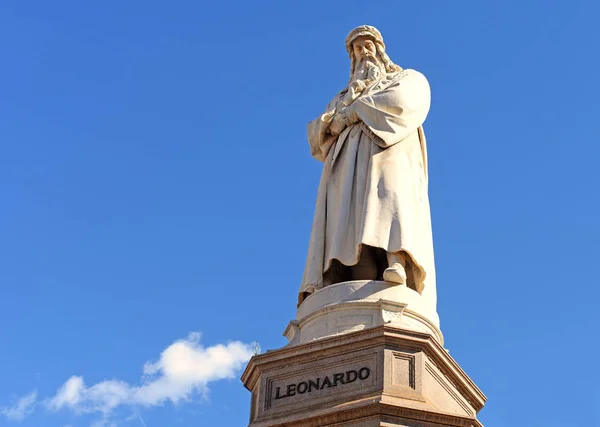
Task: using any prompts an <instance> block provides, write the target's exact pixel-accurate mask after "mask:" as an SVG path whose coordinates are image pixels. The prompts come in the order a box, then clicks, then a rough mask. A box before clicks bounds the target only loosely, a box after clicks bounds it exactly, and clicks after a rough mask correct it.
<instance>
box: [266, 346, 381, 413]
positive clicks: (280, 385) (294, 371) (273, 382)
mask: <svg viewBox="0 0 600 427" xmlns="http://www.w3.org/2000/svg"><path fill="white" fill-rule="evenodd" d="M336 359H338V358H336ZM332 362H333V361H332ZM282 371H283V372H282ZM282 371H279V372H277V373H271V374H270V375H267V378H265V381H264V383H263V388H262V391H263V393H261V394H262V396H263V397H264V400H263V401H262V402H261V403H262V405H260V406H262V408H261V409H262V411H260V412H262V413H263V414H265V415H266V413H273V412H279V409H281V410H286V411H289V410H296V409H299V408H304V407H307V406H312V405H314V404H324V403H328V402H331V401H334V400H338V399H344V398H347V397H348V396H350V395H359V394H368V393H369V392H372V391H373V390H374V387H375V385H376V383H377V367H376V353H370V354H365V355H363V356H362V357H358V358H356V357H354V358H349V359H346V360H344V359H343V358H339V359H338V360H337V361H336V362H334V363H328V364H323V363H315V364H314V365H312V366H311V364H310V363H308V364H304V365H302V366H290V369H289V370H287V372H286V370H282ZM261 400H262V399H261ZM290 406H291V407H290Z"/></svg>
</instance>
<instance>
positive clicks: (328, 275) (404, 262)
mask: <svg viewBox="0 0 600 427" xmlns="http://www.w3.org/2000/svg"><path fill="white" fill-rule="evenodd" d="M346 49H347V51H348V54H349V55H350V82H349V84H348V87H346V88H345V89H344V90H342V91H341V92H340V93H338V94H337V95H336V96H335V97H334V98H333V99H332V100H331V102H330V103H329V104H328V105H327V107H326V109H325V111H324V112H323V114H321V115H320V116H319V117H318V118H317V119H315V120H313V121H312V122H310V123H309V124H308V129H307V130H308V140H309V145H310V150H311V154H312V156H313V157H315V158H316V159H317V160H319V161H322V162H324V166H323V173H322V177H321V182H320V185H319V190H318V196H317V204H316V211H315V218H314V223H313V228H312V235H311V238H310V244H309V253H308V257H307V262H306V267H305V271H304V277H303V279H302V284H301V288H300V294H299V303H301V302H302V301H303V300H304V299H305V298H306V297H307V296H309V295H310V294H312V293H314V292H316V291H318V290H319V289H321V288H323V287H326V286H328V285H332V284H335V283H340V282H344V281H351V280H383V281H385V282H388V283H389V284H390V285H400V286H406V287H408V288H410V289H412V290H414V291H416V292H418V293H419V294H420V295H421V296H423V297H424V298H426V299H428V301H429V303H430V304H432V305H435V267H434V258H433V243H432V234H431V219H430V209H429V198H428V191H427V186H428V183H427V150H426V145H425V134H424V132H423V128H422V125H423V122H424V121H425V118H426V116H427V113H428V111H429V106H430V99H431V98H430V88H429V84H428V82H427V79H426V78H425V76H423V74H421V73H419V72H418V71H415V70H412V69H402V68H401V67H400V66H398V65H396V64H394V63H393V62H392V61H391V60H390V58H389V57H388V55H387V54H386V52H385V44H384V42H383V38H382V36H381V33H380V32H379V31H378V30H377V29H376V28H374V27H371V26H368V25H363V26H360V27H357V28H355V29H354V30H352V31H351V32H350V34H349V35H348V37H347V38H346Z"/></svg>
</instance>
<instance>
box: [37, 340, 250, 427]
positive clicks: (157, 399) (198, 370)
mask: <svg viewBox="0 0 600 427" xmlns="http://www.w3.org/2000/svg"><path fill="white" fill-rule="evenodd" d="M251 356H252V347H251V346H250V345H248V344H244V343H241V342H239V341H235V342H230V343H227V344H225V345H223V344H219V345H215V346H212V347H203V346H202V345H201V344H200V334H199V333H192V334H190V335H189V336H188V337H187V338H186V339H183V340H179V341H176V342H174V343H173V344H171V345H170V346H169V347H167V348H166V349H165V350H164V351H163V352H162V354H161V356H160V359H159V360H158V361H156V362H148V363H146V364H145V365H144V367H143V376H142V378H141V381H140V383H139V384H137V385H133V384H129V383H127V382H124V381H119V380H108V381H102V382H99V383H97V384H93V385H91V386H87V385H86V384H85V382H84V380H83V377H80V376H72V377H71V378H69V379H68V380H67V381H66V382H65V383H64V384H63V385H62V386H61V387H60V388H59V389H58V391H57V392H56V395H55V396H54V397H52V398H50V399H47V400H46V401H45V405H46V407H47V408H49V409H51V410H55V411H58V410H61V409H64V408H68V409H71V410H73V411H74V412H76V413H93V412H98V413H102V414H104V415H105V416H107V415H109V414H110V413H111V412H112V411H113V409H115V408H117V407H120V406H124V405H129V406H154V405H161V404H163V403H164V402H166V401H171V402H173V403H178V402H180V401H186V400H189V399H190V397H191V396H192V395H193V394H195V393H205V392H206V391H207V386H208V384H209V383H211V382H213V381H218V380H221V379H225V378H233V377H235V376H236V375H237V374H238V372H239V370H240V369H241V368H242V367H243V365H244V363H245V362H247V361H248V360H249V359H250V357H251Z"/></svg>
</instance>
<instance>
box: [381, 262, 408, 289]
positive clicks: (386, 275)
mask: <svg viewBox="0 0 600 427" xmlns="http://www.w3.org/2000/svg"><path fill="white" fill-rule="evenodd" d="M383 280H385V281H386V282H391V283H396V284H399V285H406V271H404V267H402V264H400V263H398V262H395V263H394V264H392V265H391V266H390V267H389V268H386V269H385V271H384V272H383Z"/></svg>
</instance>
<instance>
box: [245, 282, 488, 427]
mask: <svg viewBox="0 0 600 427" xmlns="http://www.w3.org/2000/svg"><path fill="white" fill-rule="evenodd" d="M426 315H429V316H428V317H426ZM431 317H433V321H432V320H431ZM285 335H286V336H287V337H288V339H289V340H290V343H289V344H288V345H287V346H286V347H284V348H281V349H279V350H274V351H268V352H267V353H265V354H261V355H257V356H254V357H253V358H252V359H251V360H250V362H249V364H248V366H247V368H246V370H245V372H244V374H243V375H242V381H243V383H244V385H245V386H246V388H247V389H248V390H250V391H251V392H252V404H251V411H250V426H251V427H274V426H281V427H283V426H285V427H316V426H355V427H374V426H386V427H393V426H403V427H429V426H437V427H442V426H463V427H477V426H481V424H480V423H479V421H477V419H476V414H477V412H478V411H479V410H480V409H481V408H482V407H483V405H484V403H485V396H484V395H483V394H482V392H481V391H480V390H479V389H478V388H477V386H475V384H473V382H472V381H471V380H470V379H469V377H468V376H467V375H466V374H465V373H464V372H463V371H462V369H461V368H460V367H459V366H458V364H457V363H456V362H455V361H454V359H452V357H450V355H449V354H448V352H447V351H446V350H445V349H444V347H443V338H442V335H441V332H440V331H439V328H438V326H437V314H435V313H434V315H432V314H431V313H430V312H427V307H426V306H424V305H423V304H422V301H421V300H420V295H419V294H418V293H416V292H414V291H412V290H410V289H407V288H406V287H401V286H390V284H387V283H385V282H367V281H363V282H346V283H341V284H336V285H332V286H328V287H326V288H323V289H321V290H320V291H318V292H316V293H315V294H314V295H312V296H310V297H309V298H307V299H306V300H305V301H304V302H303V303H302V305H300V307H299V308H298V313H297V318H296V320H294V321H292V322H291V323H290V325H289V326H288V328H287V329H286V332H285Z"/></svg>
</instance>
